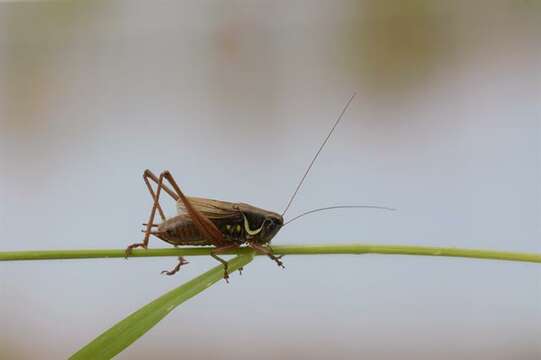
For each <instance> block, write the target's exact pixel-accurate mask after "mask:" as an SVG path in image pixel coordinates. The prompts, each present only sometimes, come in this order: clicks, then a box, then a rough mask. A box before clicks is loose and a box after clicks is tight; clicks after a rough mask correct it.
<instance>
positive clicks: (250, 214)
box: [126, 93, 394, 281]
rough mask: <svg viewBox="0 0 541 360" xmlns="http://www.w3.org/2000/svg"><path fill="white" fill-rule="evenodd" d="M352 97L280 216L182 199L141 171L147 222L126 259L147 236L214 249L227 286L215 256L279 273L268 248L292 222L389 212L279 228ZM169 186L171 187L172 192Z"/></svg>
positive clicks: (164, 178)
mask: <svg viewBox="0 0 541 360" xmlns="http://www.w3.org/2000/svg"><path fill="white" fill-rule="evenodd" d="M354 97H355V93H354V94H353V95H352V96H351V98H350V99H349V100H348V102H347V103H346V105H345V106H344V108H343V109H342V112H341V113H340V115H339V116H338V118H337V120H336V121H335V122H334V125H333V126H332V128H331V130H330V131H329V133H328V134H327V136H326V138H325V140H324V141H323V143H322V144H321V146H320V147H319V150H318V151H317V152H316V154H315V156H314V157H313V159H312V161H311V162H310V165H309V166H308V168H307V169H306V171H305V173H304V175H303V176H302V178H301V180H300V181H299V183H298V185H297V187H296V189H295V191H294V192H293V195H291V197H290V199H289V201H288V203H287V205H286V208H285V210H284V211H283V212H282V213H281V214H278V213H276V212H272V211H268V210H264V209H260V208H257V207H255V206H252V205H249V204H244V203H231V202H225V201H219V200H212V199H205V198H197V197H187V196H185V195H184V193H183V192H182V191H181V189H180V187H179V186H178V184H177V182H176V181H175V179H174V178H173V176H172V175H171V173H170V172H169V171H163V172H162V173H161V174H160V176H159V177H158V176H156V175H154V174H153V173H152V172H151V171H150V170H145V172H144V174H143V180H144V181H145V184H146V186H147V188H148V191H149V192H150V195H151V196H152V199H153V206H152V209H151V211H150V216H149V219H148V222H147V223H144V224H143V226H145V229H144V230H142V231H143V232H144V233H145V236H144V239H143V242H142V243H135V244H131V245H129V246H128V247H127V248H126V257H127V256H128V255H129V254H130V253H131V250H132V249H133V248H137V247H142V248H145V249H146V248H147V246H148V242H149V239H150V236H151V235H153V236H155V237H157V238H159V239H161V240H163V241H165V242H167V243H169V244H171V245H174V246H179V245H191V246H214V248H213V249H212V251H211V256H212V257H213V258H215V259H216V260H218V261H219V262H221V263H222V264H223V265H224V279H225V280H226V281H228V278H229V273H228V269H227V262H226V261H225V260H223V259H222V258H220V257H219V256H218V254H221V253H224V252H226V251H228V250H231V249H236V248H239V247H240V246H242V245H247V246H248V247H250V248H252V249H254V250H255V251H256V252H257V253H259V254H262V255H266V256H268V257H269V258H271V259H272V260H273V261H274V262H276V264H277V265H278V266H280V267H282V268H284V265H283V263H282V261H281V257H282V256H275V255H274V253H273V251H272V248H271V247H270V241H271V240H272V238H273V237H274V236H275V235H276V234H277V233H278V231H279V230H280V229H281V228H282V227H283V226H284V225H286V224H288V223H290V222H292V221H294V220H297V219H298V218H300V217H302V216H304V215H308V214H311V213H314V212H318V211H324V210H329V209H338V208H375V209H385V210H394V209H391V208H387V207H381V206H366V205H341V206H330V207H325V208H318V209H313V210H310V211H307V212H305V213H302V214H300V215H298V216H296V217H294V218H292V219H290V220H289V221H287V222H285V223H284V218H283V217H284V215H285V213H286V212H287V210H288V209H289V207H290V206H291V204H292V202H293V200H294V199H295V196H296V195H297V193H298V191H299V189H300V188H301V185H302V184H303V182H304V180H305V179H306V176H307V175H308V173H309V172H310V169H311V168H312V166H313V165H314V163H315V161H316V159H317V158H318V156H319V154H320V152H321V150H323V148H324V146H325V144H326V143H327V141H328V140H329V138H330V137H331V135H332V133H333V132H334V129H335V128H336V126H337V125H338V124H339V123H340V121H341V119H342V117H343V116H344V114H345V113H346V111H347V109H348V107H349V105H350V103H351V102H352V100H353V98H354ZM151 182H152V183H154V186H156V190H154V189H153V186H152V185H151ZM165 182H167V183H168V184H169V185H167V184H166V183H165ZM169 186H171V187H172V189H171V188H170V187H169ZM162 190H163V191H165V193H166V194H168V195H169V196H170V197H172V198H173V200H174V201H175V202H176V204H177V215H175V216H173V217H170V218H167V217H166V216H165V214H164V212H163V209H162V207H161V206H160V202H159V199H160V195H161V193H162ZM156 211H157V212H158V213H159V215H160V218H161V220H162V222H161V223H159V224H155V223H154V219H155V216H156ZM187 263H188V262H187V261H186V260H185V259H184V258H183V257H182V256H181V257H179V260H178V263H177V265H176V266H175V267H174V268H173V269H172V270H170V271H162V273H163V274H167V275H173V274H175V273H176V272H177V271H179V269H180V267H181V266H182V265H185V264H187Z"/></svg>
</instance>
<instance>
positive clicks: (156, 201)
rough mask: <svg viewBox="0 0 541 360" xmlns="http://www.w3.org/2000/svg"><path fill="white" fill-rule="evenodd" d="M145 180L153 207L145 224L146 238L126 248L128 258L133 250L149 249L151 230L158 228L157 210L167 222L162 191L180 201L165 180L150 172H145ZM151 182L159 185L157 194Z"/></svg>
mask: <svg viewBox="0 0 541 360" xmlns="http://www.w3.org/2000/svg"><path fill="white" fill-rule="evenodd" d="M143 180H144V181H145V184H146V186H147V188H148V192H149V193H150V196H151V197H152V200H153V205H152V209H151V211H150V216H149V219H148V222H147V223H146V224H144V225H145V226H146V229H145V230H144V233H145V237H144V239H143V242H141V243H135V244H131V245H129V246H128V247H127V248H126V257H127V256H128V255H129V254H130V253H131V250H132V249H134V248H138V247H142V248H144V249H146V248H147V246H148V241H149V239H150V235H152V232H151V229H152V227H155V226H156V224H154V218H155V217H156V210H158V212H159V214H160V217H161V219H162V221H164V220H165V214H164V212H163V210H162V207H161V206H160V202H159V198H160V192H161V189H162V188H163V189H164V190H165V192H166V193H167V194H169V195H170V196H171V197H172V198H173V199H174V200H175V201H176V200H177V199H178V197H177V196H176V195H175V193H174V192H173V191H172V190H171V189H169V188H168V187H167V186H166V185H165V184H163V180H161V179H158V178H157V177H156V175H154V174H153V173H152V172H151V171H150V170H145V172H144V173H143ZM150 180H152V181H153V182H154V183H156V184H157V185H158V188H157V190H156V192H154V189H153V188H152V185H151V184H150Z"/></svg>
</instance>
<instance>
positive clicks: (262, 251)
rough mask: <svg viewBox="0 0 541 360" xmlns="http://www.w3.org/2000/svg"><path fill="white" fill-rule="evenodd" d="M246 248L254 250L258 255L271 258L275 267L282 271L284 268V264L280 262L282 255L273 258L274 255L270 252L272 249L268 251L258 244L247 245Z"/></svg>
mask: <svg viewBox="0 0 541 360" xmlns="http://www.w3.org/2000/svg"><path fill="white" fill-rule="evenodd" d="M248 246H250V247H251V248H252V249H254V250H255V251H257V252H258V253H260V254H262V255H267V256H268V257H269V258H271V260H272V261H274V262H275V263H276V265H278V266H280V267H281V268H282V269H285V268H286V267H285V266H284V263H283V262H282V261H281V260H280V259H281V258H282V257H283V255H280V256H275V255H274V253H273V252H272V249H269V248H268V247H266V246H263V245H260V244H256V243H248Z"/></svg>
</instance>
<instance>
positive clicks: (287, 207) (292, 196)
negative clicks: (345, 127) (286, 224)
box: [282, 92, 357, 216]
mask: <svg viewBox="0 0 541 360" xmlns="http://www.w3.org/2000/svg"><path fill="white" fill-rule="evenodd" d="M355 95H357V93H356V92H354V93H353V95H351V97H350V98H349V100H348V102H347V103H346V106H344V108H343V109H342V112H341V113H340V115H339V116H338V119H336V121H335V122H334V125H333V127H332V128H331V131H329V134H328V135H327V137H326V138H325V140H323V143H322V144H321V146H320V147H319V150H318V151H317V153H316V155H315V156H314V158H313V159H312V162H311V163H310V165H308V169H306V172H305V173H304V175H303V176H302V178H301V181H299V185H297V188H296V189H295V191H294V192H293V195H291V198H289V202H288V203H287V206H286V208H285V210H284V212H283V213H282V216H284V215H285V213H286V211H287V210H288V209H289V207H290V206H291V203H292V202H293V199H295V196H297V193H298V192H299V189H300V188H301V186H302V183H303V182H304V179H306V176H307V175H308V173H309V172H310V169H311V168H312V165H314V163H315V162H316V160H317V157H318V156H319V153H320V152H321V150H323V148H324V147H325V144H327V141H329V138H330V137H331V135H332V133H333V131H334V129H335V128H336V126H337V125H338V123H340V120H342V117H343V116H344V114H345V113H346V110H347V109H348V107H349V104H351V102H352V101H353V98H354V97H355Z"/></svg>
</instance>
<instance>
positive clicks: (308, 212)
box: [284, 205, 396, 226]
mask: <svg viewBox="0 0 541 360" xmlns="http://www.w3.org/2000/svg"><path fill="white" fill-rule="evenodd" d="M360 208H364V209H381V210H389V211H395V210H396V209H393V208H389V207H385V206H371V205H338V206H327V207H324V208H318V209H313V210H310V211H306V212H303V213H302V214H300V215H297V216H295V217H294V218H292V219H289V220H288V221H286V222H285V223H284V226H286V225H287V224H289V223H290V222H293V221H295V220H297V219H298V218H301V217H303V216H304V215H308V214H312V213H315V212H320V211H325V210H332V209H360Z"/></svg>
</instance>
